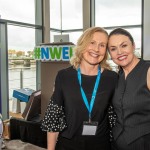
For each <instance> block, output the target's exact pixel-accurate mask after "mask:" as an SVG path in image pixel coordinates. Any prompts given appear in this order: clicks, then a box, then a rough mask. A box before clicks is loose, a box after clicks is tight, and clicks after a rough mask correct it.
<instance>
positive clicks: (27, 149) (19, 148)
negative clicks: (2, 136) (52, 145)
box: [2, 140, 46, 150]
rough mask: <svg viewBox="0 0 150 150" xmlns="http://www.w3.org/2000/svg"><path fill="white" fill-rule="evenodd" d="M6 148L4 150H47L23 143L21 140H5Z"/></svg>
mask: <svg viewBox="0 0 150 150" xmlns="http://www.w3.org/2000/svg"><path fill="white" fill-rule="evenodd" d="M4 145H5V148H3V149H2V150H46V149H45V148H42V147H39V146H36V145H33V144H30V143H25V142H22V141H21V140H4Z"/></svg>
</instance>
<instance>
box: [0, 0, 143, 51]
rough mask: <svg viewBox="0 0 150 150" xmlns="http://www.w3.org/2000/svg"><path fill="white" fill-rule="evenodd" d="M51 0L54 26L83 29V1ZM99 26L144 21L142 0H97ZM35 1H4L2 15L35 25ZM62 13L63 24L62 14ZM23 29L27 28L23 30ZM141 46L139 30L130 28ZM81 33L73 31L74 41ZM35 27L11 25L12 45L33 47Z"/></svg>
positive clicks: (23, 48) (17, 47)
mask: <svg viewBox="0 0 150 150" xmlns="http://www.w3.org/2000/svg"><path fill="white" fill-rule="evenodd" d="M61 1H62V14H61V13H60V11H59V10H60V5H59V4H60V0H50V8H51V11H50V12H51V15H50V19H51V24H50V25H51V27H52V28H59V29H60V28H62V29H81V28H82V1H81V0H61ZM95 1H96V13H95V14H96V26H102V27H107V26H116V25H135V24H138V25H139V24H141V20H142V19H141V18H142V14H141V7H142V6H141V0H95ZM34 12H35V9H34V0H0V15H1V18H2V19H8V20H13V21H19V22H26V23H31V24H34V21H35V20H34V17H35V15H34ZM61 15H62V17H63V19H62V26H61V20H60V16H61ZM22 29H23V30H22ZM130 31H131V33H132V34H133V36H134V38H135V41H137V42H136V44H137V47H140V45H141V32H139V29H138V30H137V29H134V30H130ZM80 34H81V33H77V34H75V33H74V34H71V35H70V37H71V40H72V42H74V41H76V40H77V39H78V37H79V36H80ZM34 43H35V35H34V30H33V29H30V28H24V27H17V26H12V25H9V26H8V47H9V48H10V49H16V50H25V51H29V50H32V49H33V48H34V46H35V44H34Z"/></svg>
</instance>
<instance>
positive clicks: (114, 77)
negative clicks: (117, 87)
mask: <svg viewBox="0 0 150 150" xmlns="http://www.w3.org/2000/svg"><path fill="white" fill-rule="evenodd" d="M102 75H103V77H105V78H106V79H107V81H109V82H112V83H113V84H116V83H117V81H118V73H116V72H115V71H112V70H107V69H105V70H104V72H103V74H102Z"/></svg>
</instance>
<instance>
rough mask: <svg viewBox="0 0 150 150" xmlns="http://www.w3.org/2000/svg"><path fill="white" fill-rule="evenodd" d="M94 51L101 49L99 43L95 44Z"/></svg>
mask: <svg viewBox="0 0 150 150" xmlns="http://www.w3.org/2000/svg"><path fill="white" fill-rule="evenodd" d="M94 51H95V52H98V51H99V44H96V45H95V47H94Z"/></svg>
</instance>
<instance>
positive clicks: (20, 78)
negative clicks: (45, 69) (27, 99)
mask: <svg viewBox="0 0 150 150" xmlns="http://www.w3.org/2000/svg"><path fill="white" fill-rule="evenodd" d="M8 78H9V99H12V95H13V90H14V89H20V88H30V89H33V90H36V65H35V64H32V65H30V67H25V66H24V65H9V70H8Z"/></svg>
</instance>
